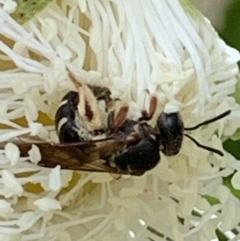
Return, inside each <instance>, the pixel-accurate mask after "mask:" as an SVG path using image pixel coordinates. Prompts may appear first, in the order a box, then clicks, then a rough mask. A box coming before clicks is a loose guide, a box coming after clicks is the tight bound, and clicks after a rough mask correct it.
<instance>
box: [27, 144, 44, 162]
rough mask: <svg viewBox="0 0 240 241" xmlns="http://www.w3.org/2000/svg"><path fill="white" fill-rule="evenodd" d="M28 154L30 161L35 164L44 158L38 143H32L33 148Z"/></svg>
mask: <svg viewBox="0 0 240 241" xmlns="http://www.w3.org/2000/svg"><path fill="white" fill-rule="evenodd" d="M28 155H29V158H30V161H31V162H32V163H34V164H37V163H38V162H39V161H40V160H41V158H42V156H41V153H40V150H39V148H38V146H36V145H32V148H31V150H30V151H29V152H28Z"/></svg>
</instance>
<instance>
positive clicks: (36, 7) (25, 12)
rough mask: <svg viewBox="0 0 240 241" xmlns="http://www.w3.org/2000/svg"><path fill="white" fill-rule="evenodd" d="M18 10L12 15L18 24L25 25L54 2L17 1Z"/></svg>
mask: <svg viewBox="0 0 240 241" xmlns="http://www.w3.org/2000/svg"><path fill="white" fill-rule="evenodd" d="M15 1H16V2H17V4H18V5H17V9H16V11H15V12H14V13H12V14H11V16H12V18H13V19H15V20H16V21H17V22H18V23H20V24H24V23H26V22H27V21H28V20H30V19H32V18H33V17H34V16H35V15H36V14H37V13H39V12H40V11H42V10H43V9H44V8H45V7H46V6H47V5H48V4H49V3H50V2H51V1H52V0H15Z"/></svg>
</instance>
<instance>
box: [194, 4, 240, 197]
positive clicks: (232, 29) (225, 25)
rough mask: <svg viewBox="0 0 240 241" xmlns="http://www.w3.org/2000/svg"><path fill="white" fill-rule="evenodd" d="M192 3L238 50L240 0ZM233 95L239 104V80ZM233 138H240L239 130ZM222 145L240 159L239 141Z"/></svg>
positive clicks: (225, 39) (239, 41) (223, 37)
mask: <svg viewBox="0 0 240 241" xmlns="http://www.w3.org/2000/svg"><path fill="white" fill-rule="evenodd" d="M193 3H194V4H195V6H196V7H197V8H198V9H199V10H200V11H201V12H202V13H203V15H205V16H206V17H207V18H208V19H209V20H210V21H211V23H212V25H213V27H214V28H215V29H216V30H217V32H218V33H219V35H220V37H221V38H222V39H223V40H224V41H225V42H226V43H227V44H228V45H230V46H232V47H234V48H236V49H238V50H239V51H240V0H193ZM234 97H235V98H236V100H237V102H238V103H239V104H240V81H239V84H238V86H237V90H236V93H235V95H234ZM239 121H240V120H239ZM233 139H240V130H239V131H238V132H237V133H236V134H235V135H234V138H233ZM224 147H225V149H227V150H228V151H229V152H231V153H232V154H233V155H234V156H235V157H236V158H237V159H238V160H240V141H233V140H227V141H226V142H225V143H224ZM238 192H239V198H240V190H239V191H238Z"/></svg>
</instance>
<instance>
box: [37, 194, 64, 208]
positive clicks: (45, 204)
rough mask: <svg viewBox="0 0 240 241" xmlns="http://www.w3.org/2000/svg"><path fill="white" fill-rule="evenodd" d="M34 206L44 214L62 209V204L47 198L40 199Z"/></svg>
mask: <svg viewBox="0 0 240 241" xmlns="http://www.w3.org/2000/svg"><path fill="white" fill-rule="evenodd" d="M33 204H34V205H35V206H37V207H38V208H39V209H41V210H42V211H44V212H48V211H50V210H61V209H62V208H61V205H60V203H59V202H58V201H57V200H55V199H52V198H47V197H44V198H41V199H38V200H36V201H34V202H33Z"/></svg>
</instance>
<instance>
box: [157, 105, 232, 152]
mask: <svg viewBox="0 0 240 241" xmlns="http://www.w3.org/2000/svg"><path fill="white" fill-rule="evenodd" d="M230 113H231V111H230V110H228V111H226V112H224V113H222V114H220V115H218V116H216V117H214V118H212V119H209V120H207V121H204V122H202V123H200V124H198V125H196V126H194V127H188V128H185V127H184V123H183V121H182V118H181V115H180V113H179V112H173V113H164V112H162V113H161V114H160V115H159V117H158V118H157V123H156V127H155V129H156V130H157V132H158V133H159V135H160V150H161V151H162V152H163V153H164V154H165V155H166V156H172V155H176V154H178V152H179V151H180V149H181V146H182V140H183V136H186V137H187V138H189V139H190V140H191V141H193V142H194V143H195V144H196V145H197V146H198V147H200V148H203V149H205V150H208V151H210V152H213V153H216V154H218V155H220V156H223V153H222V152H221V151H219V150H217V149H214V148H211V147H208V146H204V145H202V144H200V143H199V142H197V141H196V140H195V139H194V138H193V137H191V136H190V135H188V134H186V133H185V131H193V130H196V129H198V128H199V127H201V126H204V125H207V124H210V123H212V122H215V121H217V120H219V119H222V118H224V117H225V116H227V115H229V114H230Z"/></svg>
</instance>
